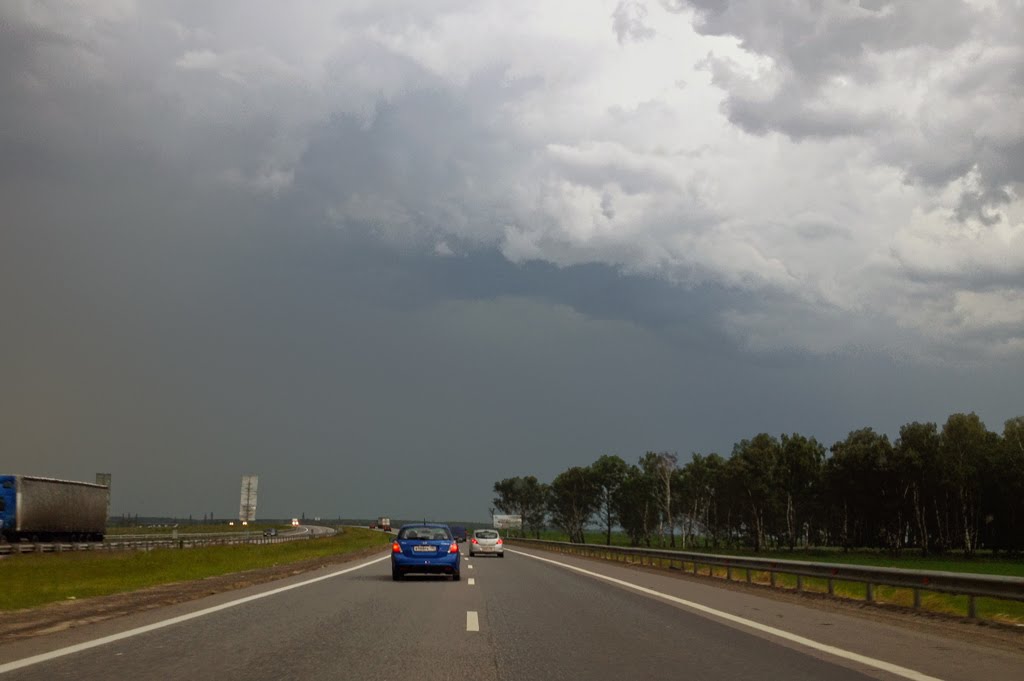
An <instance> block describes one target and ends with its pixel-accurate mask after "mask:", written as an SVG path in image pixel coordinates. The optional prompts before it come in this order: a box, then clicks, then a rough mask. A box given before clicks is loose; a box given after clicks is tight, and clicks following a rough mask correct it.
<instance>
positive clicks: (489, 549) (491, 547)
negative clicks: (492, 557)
mask: <svg viewBox="0 0 1024 681" xmlns="http://www.w3.org/2000/svg"><path fill="white" fill-rule="evenodd" d="M492 551H494V547H493V546H485V547H484V553H490V552H492Z"/></svg>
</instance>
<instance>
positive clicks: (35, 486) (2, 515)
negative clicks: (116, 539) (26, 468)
mask: <svg viewBox="0 0 1024 681" xmlns="http://www.w3.org/2000/svg"><path fill="white" fill-rule="evenodd" d="M109 490H110V488H109V487H107V486H106V485H94V484H92V483H90V482H77V481H74V480H57V479H55V478H41V477H36V476H31V475H0V535H2V536H3V538H4V539H6V540H7V541H9V542H15V541H21V540H23V539H24V540H28V541H103V534H104V533H105V532H106V530H107V502H108V498H109Z"/></svg>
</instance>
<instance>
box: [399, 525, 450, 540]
mask: <svg viewBox="0 0 1024 681" xmlns="http://www.w3.org/2000/svg"><path fill="white" fill-rule="evenodd" d="M398 538H399V539H426V540H427V541H443V540H445V539H449V540H450V539H451V538H452V536H451V535H450V534H448V530H447V528H444V527H403V528H402V529H401V531H400V532H399V533H398Z"/></svg>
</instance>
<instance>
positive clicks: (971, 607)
mask: <svg viewBox="0 0 1024 681" xmlns="http://www.w3.org/2000/svg"><path fill="white" fill-rule="evenodd" d="M967 616H968V617H970V618H971V619H972V620H973V619H977V618H978V606H977V604H976V603H975V602H974V596H968V597H967Z"/></svg>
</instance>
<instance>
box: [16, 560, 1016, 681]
mask: <svg viewBox="0 0 1024 681" xmlns="http://www.w3.org/2000/svg"><path fill="white" fill-rule="evenodd" d="M463 550H464V551H465V549H463ZM531 556H533V557H531ZM381 558H384V560H378V561H376V562H371V561H360V562H358V563H353V564H351V565H343V566H340V567H339V566H334V567H333V568H331V569H324V570H322V571H320V572H318V573H307V574H304V575H301V576H297V577H295V578H292V579H289V580H284V581H281V582H275V583H273V584H270V585H262V586H260V587H254V588H252V589H247V590H243V591H235V592H232V593H228V594H219V595H216V596H211V597H209V598H206V599H203V600H201V601H196V602H193V603H189V604H182V605H179V606H173V607H169V608H162V609H159V610H154V611H150V612H146V613H140V614H138V615H134V616H131V617H127V618H122V619H119V620H116V621H108V622H102V623H99V624H96V625H94V627H93V628H89V627H79V628H76V629H73V630H70V631H66V632H60V633H57V634H53V635H50V636H43V637H38V638H35V639H30V640H26V641H20V642H16V643H11V644H7V645H4V646H2V647H0V676H3V679H4V681H6V680H7V679H11V680H12V681H14V680H23V679H24V680H29V679H32V680H39V681H42V680H46V681H54V680H57V679H75V680H76V681H82V680H85V681H88V680H93V679H139V680H145V679H154V680H155V679H160V680H173V679H182V680H185V679H188V680H189V681H192V680H196V679H216V680H217V681H231V680H234V679H238V680H239V681H242V680H245V681H258V680H263V679H266V680H268V681H270V680H272V681H282V680H284V679H298V680H306V679H308V680H322V679H365V680H367V681H373V680H376V679H422V680H424V681H426V680H431V679H474V680H476V679H481V680H486V679H597V680H602V679H609V680H610V679H615V680H616V681H621V680H622V679H645V680H657V679H673V680H678V679H681V678H682V679H730V680H732V679H757V680H759V681H763V680H766V679H785V680H787V681H792V680H799V679H807V680H811V679H814V680H818V679H833V680H836V681H846V680H853V679H869V678H876V679H906V678H911V679H918V680H919V681H923V680H925V679H927V678H941V679H950V680H961V679H963V680H965V681H966V680H967V679H981V678H984V679H986V680H988V681H999V680H1000V679H1020V678H1021V670H1022V669H1024V653H1013V652H1007V651H1002V650H996V649H988V648H985V649H982V648H978V647H976V646H972V645H969V644H966V643H961V642H958V641H955V640H951V639H947V638H942V639H938V638H935V637H933V636H930V635H927V634H922V633H914V632H913V631H908V630H905V629H902V628H899V627H895V626H892V625H887V624H881V623H876V622H871V621H867V620H864V619H862V618H858V617H851V616H848V615H842V614H832V613H827V614H826V613H823V612H822V611H820V610H815V609H812V608H808V607H806V606H804V605H801V604H799V603H786V602H779V601H777V600H774V599H768V598H763V597H761V596H758V595H756V594H749V593H739V592H735V591H730V590H724V589H718V588H715V587H713V586H710V585H707V584H702V583H700V582H699V581H693V580H687V579H676V578H673V577H671V576H667V575H661V574H653V573H648V572H644V571H638V570H635V569H631V568H627V567H623V566H619V565H613V564H605V563H599V562H595V561H588V560H582V559H576V558H571V557H566V556H560V555H557V554H549V553H545V552H543V551H521V552H520V551H518V550H517V552H516V553H512V552H511V551H509V555H507V556H506V557H505V558H504V559H499V558H494V557H477V558H473V559H469V558H468V557H464V558H463V579H462V581H461V582H451V581H448V580H447V579H443V578H432V577H422V578H417V577H411V578H408V579H407V580H405V581H402V582H393V581H392V580H391V576H390V568H389V563H388V561H387V560H386V554H381ZM551 561H554V562H551ZM556 563H557V564H556ZM359 566H362V567H359ZM470 566H472V568H471V567H470ZM567 566H568V567H567ZM571 567H576V568H578V569H582V570H587V571H588V572H590V573H595V574H585V573H583V572H580V571H579V570H573V569H571ZM598 575H600V576H603V578H602V577H599V576H598ZM314 579H316V580H319V581H312V582H311V580H314ZM609 580H620V581H619V582H612V581H609ZM283 588H284V589H285V590H282V589H283ZM645 590H646V591H645ZM241 598H250V599H251V600H248V601H246V602H243V603H240V604H233V603H235V602H236V601H238V600H239V599H241ZM673 599H675V600H673ZM218 608H220V609H218ZM701 608H704V609H705V610H703V611H701V610H700V609H701ZM170 618H179V619H183V621H178V622H174V623H171V624H167V620H168V619H170ZM723 618H725V619H723ZM729 618H731V619H729ZM140 627H155V628H152V629H151V630H148V631H144V632H142V633H132V632H133V630H137V629H138V628H140ZM126 632H127V633H128V634H129V635H128V636H125V637H123V638H117V637H119V636H124V635H125V633H126ZM104 636H108V637H113V638H114V639H115V640H110V641H109V642H106V643H103V644H101V645H94V642H95V640H96V639H98V638H100V637H104ZM75 645H78V646H85V649H82V650H78V651H76V652H70V653H68V654H60V653H63V652H65V651H66V649H67V647H68V646H75ZM89 646H91V647H89ZM55 652H56V653H57V654H59V656H57V657H54V658H53V659H48V660H40V661H36V662H34V663H32V664H29V665H27V666H23V667H21V668H17V669H11V666H13V665H17V664H20V663H19V661H22V660H29V661H31V660H30V658H32V657H33V656H46V655H52V654H54V653H55ZM858 655H859V656H863V657H861V658H858V657H857V656H858ZM12 663H13V665H12ZM886 665H896V667H886ZM887 669H888V670H887Z"/></svg>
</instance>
